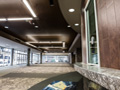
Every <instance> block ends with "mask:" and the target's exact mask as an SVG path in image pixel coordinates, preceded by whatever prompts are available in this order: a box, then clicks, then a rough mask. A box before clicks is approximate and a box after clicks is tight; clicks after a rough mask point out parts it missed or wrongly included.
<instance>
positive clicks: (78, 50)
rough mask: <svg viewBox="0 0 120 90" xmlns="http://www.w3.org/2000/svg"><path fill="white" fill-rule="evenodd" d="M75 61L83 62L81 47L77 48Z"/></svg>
mask: <svg viewBox="0 0 120 90" xmlns="http://www.w3.org/2000/svg"><path fill="white" fill-rule="evenodd" d="M75 61H76V62H82V50H81V49H80V48H77V49H76V54H75Z"/></svg>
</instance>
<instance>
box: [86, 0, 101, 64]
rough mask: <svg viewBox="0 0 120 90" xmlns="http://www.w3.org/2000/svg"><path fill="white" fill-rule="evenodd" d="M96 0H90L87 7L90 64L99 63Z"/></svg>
mask: <svg viewBox="0 0 120 90" xmlns="http://www.w3.org/2000/svg"><path fill="white" fill-rule="evenodd" d="M96 17H97V16H96V6H95V0H89V1H88V4H87V6H86V8H85V18H86V20H85V21H86V36H87V55H88V57H87V58H88V63H89V64H98V65H99V41H98V27H97V18H96Z"/></svg>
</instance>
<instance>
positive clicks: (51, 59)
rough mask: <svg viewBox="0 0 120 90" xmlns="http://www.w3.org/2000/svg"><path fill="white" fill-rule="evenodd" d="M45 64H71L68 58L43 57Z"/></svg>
mask: <svg viewBox="0 0 120 90" xmlns="http://www.w3.org/2000/svg"><path fill="white" fill-rule="evenodd" d="M42 60H43V63H60V62H62V63H67V62H69V60H68V56H54V55H52V56H50V55H48V56H47V55H43V57H42Z"/></svg>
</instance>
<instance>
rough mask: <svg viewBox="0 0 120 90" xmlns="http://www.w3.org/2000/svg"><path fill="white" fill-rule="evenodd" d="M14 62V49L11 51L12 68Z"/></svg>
mask: <svg viewBox="0 0 120 90" xmlns="http://www.w3.org/2000/svg"><path fill="white" fill-rule="evenodd" d="M13 60H14V48H12V49H11V66H13Z"/></svg>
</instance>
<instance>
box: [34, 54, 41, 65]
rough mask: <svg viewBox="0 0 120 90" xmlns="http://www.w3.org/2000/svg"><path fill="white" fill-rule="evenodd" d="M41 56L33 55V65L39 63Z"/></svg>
mask: <svg viewBox="0 0 120 90" xmlns="http://www.w3.org/2000/svg"><path fill="white" fill-rule="evenodd" d="M39 56H40V55H39V54H36V53H33V60H32V63H33V64H38V63H39V61H40V58H39Z"/></svg>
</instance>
